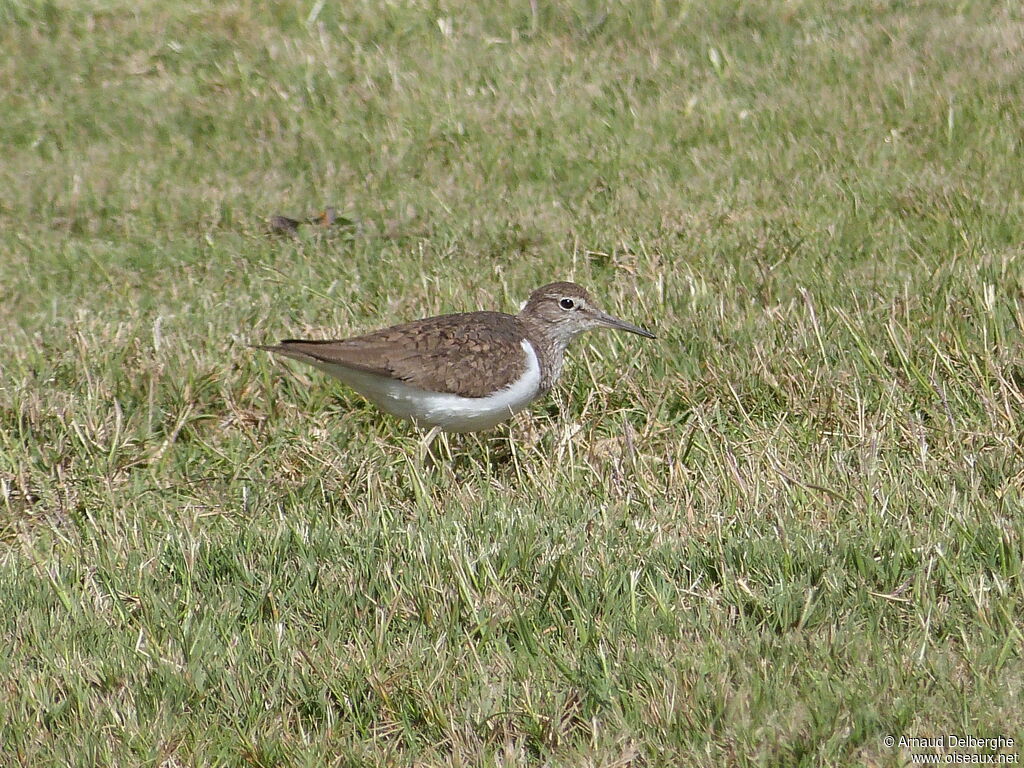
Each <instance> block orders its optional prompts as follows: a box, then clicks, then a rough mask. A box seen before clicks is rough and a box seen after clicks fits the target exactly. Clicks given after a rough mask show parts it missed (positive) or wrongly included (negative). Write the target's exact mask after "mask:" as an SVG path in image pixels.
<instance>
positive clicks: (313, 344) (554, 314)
mask: <svg viewBox="0 0 1024 768" xmlns="http://www.w3.org/2000/svg"><path fill="white" fill-rule="evenodd" d="M596 328H612V329H615V330H620V331H627V332H629V333H633V334H636V335H638V336H643V337H646V338H650V339H653V338H656V337H655V335H654V334H653V333H651V332H650V331H648V330H646V329H644V328H641V327H640V326H638V325H633V324H632V323H629V322H626V321H625V320H622V319H620V318H618V317H614V316H612V315H609V314H608V313H607V312H604V311H603V310H601V309H600V308H599V307H598V306H597V305H596V304H595V303H594V300H593V299H592V298H591V296H590V294H589V293H588V292H587V291H586V289H584V288H583V287H582V286H580V285H577V284H576V283H571V282H555V283H549V284H547V285H544V286H542V287H540V288H538V289H537V290H535V291H533V293H531V294H530V297H529V299H527V301H526V302H525V303H524V304H523V307H522V309H521V310H520V311H519V313H518V314H515V315H510V314H506V313H504V312H461V313H457V314H450V315H439V316H437V317H427V318H424V319H422V320H415V321H413V322H410V323H404V324H401V325H395V326H392V327H389V328H384V329H382V330H379V331H374V332H372V333H368V334H365V335H362V336H355V337H352V338H348V339H331V340H303V339H285V340H284V341H282V342H280V343H279V344H273V345H257V346H256V348H257V349H261V350H265V351H267V352H272V353H274V354H276V355H281V356H283V357H286V358H291V359H293V360H298V361H300V362H303V363H307V364H309V365H312V366H314V367H316V368H318V369H320V370H321V371H324V372H325V373H328V374H330V375H331V376H333V377H335V378H337V379H339V380H341V381H342V382H343V383H344V384H345V385H347V386H348V387H350V388H351V389H354V390H355V391H356V392H358V393H359V394H361V395H362V396H363V397H365V398H366V399H367V400H369V401H370V402H372V403H374V404H375V405H376V406H377V407H379V408H380V409H381V410H382V411H384V412H385V413H388V414H391V415H392V416H397V417H399V418H403V419H408V420H411V421H412V422H413V424H414V425H415V426H416V427H418V428H429V429H431V430H432V431H444V432H478V431H483V430H487V429H491V428H493V427H495V426H496V425H498V424H500V423H502V422H504V421H506V420H508V419H509V418H511V417H512V416H513V415H514V414H515V413H517V412H519V411H521V410H523V409H524V408H526V407H527V406H528V405H529V404H530V403H532V402H533V401H534V400H536V399H538V398H540V397H543V396H544V395H546V394H547V393H548V392H549V391H550V390H551V388H552V387H553V386H554V384H555V382H557V381H558V378H559V376H560V375H561V373H562V367H563V363H564V359H565V351H566V348H567V347H568V346H569V343H570V342H571V341H572V340H573V339H575V338H576V337H577V336H579V335H580V334H582V333H584V332H586V331H589V330H593V329H596Z"/></svg>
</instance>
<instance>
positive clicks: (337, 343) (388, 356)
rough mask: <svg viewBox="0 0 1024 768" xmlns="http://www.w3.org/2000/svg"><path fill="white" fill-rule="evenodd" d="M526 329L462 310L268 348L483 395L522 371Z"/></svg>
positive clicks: (505, 318)
mask: <svg viewBox="0 0 1024 768" xmlns="http://www.w3.org/2000/svg"><path fill="white" fill-rule="evenodd" d="M525 336H526V330H525V328H523V325H522V324H521V323H520V321H519V320H518V319H517V318H515V317H513V316H512V315H506V314H503V313H501V312H466V313H463V314H458V315H441V316H440V317H428V318H426V319H424V320H416V321H415V322H412V323H405V324H404V325H396V326H393V327H391V328H385V329H383V330H380V331H376V332H374V333H369V334H366V335H365V336H356V337H354V338H351V339H341V340H334V341H302V340H298V339H287V340H285V341H282V342H281V343H280V344H278V345H277V346H272V347H261V349H266V350H268V351H270V352H276V353H277V354H280V355H284V356H286V357H291V358H293V359H295V360H301V361H303V362H307V363H313V364H320V365H323V364H326V365H340V366H344V367H347V368H353V369H356V370H360V371H366V372H368V373H375V374H378V375H381V376H390V377H392V378H395V379H401V380H402V381H406V382H408V383H409V384H412V385H413V386H415V387H419V388H420V389H425V390H428V391H431V392H448V393H451V394H454V395H461V396H462V397H486V396H487V395H489V394H491V393H492V392H494V391H496V390H499V389H502V388H503V387H505V386H507V385H508V384H509V382H511V381H515V380H516V379H518V378H519V377H520V376H521V375H522V374H523V372H524V371H525V369H526V356H525V354H524V353H523V348H522V340H523V338H525Z"/></svg>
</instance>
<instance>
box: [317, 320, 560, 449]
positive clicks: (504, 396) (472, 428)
mask: <svg viewBox="0 0 1024 768" xmlns="http://www.w3.org/2000/svg"><path fill="white" fill-rule="evenodd" d="M522 347H523V353H524V354H525V355H526V370H525V371H524V372H523V375H522V376H520V377H519V379H518V380H516V381H514V382H513V383H512V384H510V385H509V386H507V387H505V388H504V389H502V390H499V391H498V392H495V393H494V394H493V395H488V396H487V397H461V396H459V395H451V394H447V393H444V392H429V391H427V390H425V389H419V388H418V387H413V386H410V385H409V384H407V383H405V382H404V381H399V380H397V379H389V378H388V377H387V376H378V375H377V374H373V373H366V372H365V371H354V370H352V369H351V368H345V367H344V366H340V365H331V364H329V363H319V364H317V368H320V369H321V370H323V371H325V372H326V373H329V374H331V375H332V376H334V377H335V378H337V379H340V380H341V381H343V382H344V383H345V384H347V385H348V386H350V387H352V389H354V390H355V391H356V392H358V393H359V394H361V395H362V396H363V397H365V398H366V399H367V400H369V401H370V402H371V403H373V404H374V405H376V406H377V407H378V408H380V409H381V410H382V411H385V412H386V413H390V414H391V415H392V416H398V417H399V418H402V419H411V420H412V421H413V422H415V423H416V425H417V426H427V427H440V428H441V429H443V430H444V431H445V432H476V431H478V430H483V429H490V428H491V427H493V426H495V425H496V424H500V423H501V422H503V421H505V420H507V419H509V418H511V416H512V414H514V413H517V412H518V411H521V410H522V409H523V408H525V407H526V406H527V405H529V403H530V402H531V401H532V400H533V399H534V398H535V397H537V395H538V393H539V392H540V363H539V362H538V360H537V353H536V352H534V351H533V345H532V344H530V342H529V341H527V340H526V339H523V342H522Z"/></svg>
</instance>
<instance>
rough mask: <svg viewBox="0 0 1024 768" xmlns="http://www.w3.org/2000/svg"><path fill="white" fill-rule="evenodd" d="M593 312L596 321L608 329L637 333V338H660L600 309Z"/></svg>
mask: <svg viewBox="0 0 1024 768" xmlns="http://www.w3.org/2000/svg"><path fill="white" fill-rule="evenodd" d="M592 312H593V313H594V319H595V320H597V322H598V323H600V324H601V325H603V326H604V327H606V328H614V329H615V330H617V331H629V332H630V333H635V334H636V335H637V336H644V337H646V338H648V339H656V338H658V337H657V336H655V335H654V334H653V333H651V332H650V331H648V330H645V329H643V328H641V327H640V326H639V325H633V324H632V323H627V322H626V321H625V320H620V319H619V318H617V317H614V316H612V315H609V314H608V313H607V312H602V311H601V310H599V309H595V310H592Z"/></svg>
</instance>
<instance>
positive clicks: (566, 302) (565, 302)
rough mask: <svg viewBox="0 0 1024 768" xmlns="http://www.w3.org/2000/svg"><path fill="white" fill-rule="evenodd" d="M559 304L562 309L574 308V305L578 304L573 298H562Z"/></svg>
mask: <svg viewBox="0 0 1024 768" xmlns="http://www.w3.org/2000/svg"><path fill="white" fill-rule="evenodd" d="M558 306H560V307H561V308H562V309H572V308H573V307H575V306H576V302H575V301H573V300H572V299H562V300H561V301H560V302H558Z"/></svg>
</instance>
